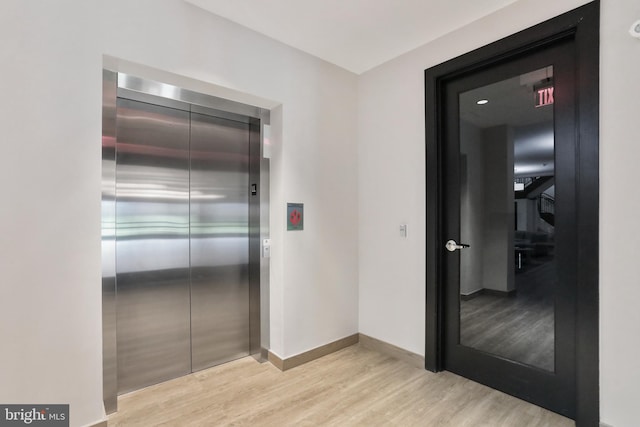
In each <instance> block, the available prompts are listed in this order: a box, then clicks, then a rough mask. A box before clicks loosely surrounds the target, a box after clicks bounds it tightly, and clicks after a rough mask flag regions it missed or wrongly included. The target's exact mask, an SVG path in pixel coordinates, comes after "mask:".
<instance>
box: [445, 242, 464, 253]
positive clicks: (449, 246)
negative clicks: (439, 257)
mask: <svg viewBox="0 0 640 427" xmlns="http://www.w3.org/2000/svg"><path fill="white" fill-rule="evenodd" d="M444 247H445V248H447V250H448V251H449V252H454V251H456V250H458V249H464V248H468V247H469V245H467V244H466V243H456V241H455V240H449V241H448V242H447V243H446V244H445V245H444Z"/></svg>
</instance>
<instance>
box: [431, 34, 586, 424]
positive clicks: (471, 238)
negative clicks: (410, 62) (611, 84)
mask: <svg viewBox="0 0 640 427" xmlns="http://www.w3.org/2000/svg"><path fill="white" fill-rule="evenodd" d="M574 72H575V65H574V57H573V50H572V49H571V44H570V43H568V42H563V43H557V44H554V45H552V46H548V47H546V48H544V49H538V50H535V51H533V52H528V53H527V54H525V55H521V56H518V57H515V58H511V59H509V60H506V61H502V62H500V63H498V64H494V65H492V66H490V67H484V68H482V69H479V70H476V71H474V72H472V73H469V74H466V75H463V76H460V77H458V78H454V79H451V80H449V81H447V82H446V84H445V85H444V86H443V88H442V89H443V92H442V93H443V95H444V96H443V102H444V111H445V112H446V116H445V124H444V135H443V141H444V145H443V157H442V159H443V161H442V170H443V175H442V182H443V185H444V191H443V215H442V217H443V228H442V229H443V234H442V237H443V240H444V241H442V242H441V250H442V255H441V259H442V268H443V272H444V276H443V278H444V294H445V298H444V300H445V307H444V308H445V310H444V312H445V334H444V368H445V369H447V370H449V371H452V372H455V373H458V374H460V375H463V376H465V377H468V378H471V379H473V380H476V381H478V382H481V383H484V384H487V385H489V386H491V387H493V388H496V389H499V390H503V391H505V392H507V393H509V394H512V395H515V396H518V397H521V398H523V399H526V400H528V401H530V402H533V403H536V404H538V405H540V406H543V407H546V408H549V409H551V410H553V411H556V412H558V413H561V414H563V415H566V416H569V417H574V414H575V394H576V393H575V310H576V299H575V295H576V293H575V289H576V269H577V265H576V251H577V240H576V236H577V229H576V222H575V220H574V219H575V217H576V214H577V211H576V197H575V194H576V191H575V189H576V176H575V171H576V168H575V163H576V140H577V138H576V134H575V132H576V123H575V99H576V87H575V77H574ZM543 206H544V208H545V209H544V210H543ZM449 240H451V241H455V242H456V244H457V245H458V246H457V247H456V246H453V243H449V248H448V249H447V247H446V242H447V241H449ZM462 244H464V245H462Z"/></svg>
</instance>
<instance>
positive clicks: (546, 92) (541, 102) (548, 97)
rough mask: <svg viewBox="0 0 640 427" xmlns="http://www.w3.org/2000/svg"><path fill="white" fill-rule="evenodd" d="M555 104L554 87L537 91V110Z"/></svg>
mask: <svg viewBox="0 0 640 427" xmlns="http://www.w3.org/2000/svg"><path fill="white" fill-rule="evenodd" d="M551 104H553V86H550V87H543V88H540V89H538V90H536V108H538V107H544V106H545V105H551Z"/></svg>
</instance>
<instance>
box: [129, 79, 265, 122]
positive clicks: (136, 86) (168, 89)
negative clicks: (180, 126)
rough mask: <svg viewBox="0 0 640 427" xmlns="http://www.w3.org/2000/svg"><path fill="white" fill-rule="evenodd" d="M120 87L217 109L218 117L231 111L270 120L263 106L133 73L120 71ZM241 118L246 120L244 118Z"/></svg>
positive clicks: (194, 105) (240, 114)
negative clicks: (149, 78) (208, 93)
mask: <svg viewBox="0 0 640 427" xmlns="http://www.w3.org/2000/svg"><path fill="white" fill-rule="evenodd" d="M118 87H119V88H122V89H128V90H130V91H133V92H139V93H140V94H146V95H153V96H155V97H161V98H164V99H167V100H175V101H181V102H185V103H187V104H191V105H192V107H196V106H202V107H206V108H207V109H215V110H217V111H216V113H215V116H217V117H220V116H222V117H225V115H226V114H227V113H231V114H234V115H239V116H244V117H252V118H257V119H261V120H263V121H265V120H266V123H268V122H269V111H268V110H265V109H263V108H260V107H256V106H253V105H247V104H242V103H240V102H236V101H231V100H229V99H224V98H219V97H215V96H211V95H207V94H203V93H199V92H194V91H191V90H188V89H184V88H181V87H178V86H174V85H171V84H167V83H162V82H157V81H153V80H148V79H143V78H141V77H137V76H134V75H131V74H126V73H118ZM154 103H155V102H154ZM194 111H195V112H199V113H201V112H202V111H197V109H196V108H194ZM236 117H237V116H236ZM225 118H229V117H225ZM231 118H233V117H231ZM240 120H241V121H244V119H240Z"/></svg>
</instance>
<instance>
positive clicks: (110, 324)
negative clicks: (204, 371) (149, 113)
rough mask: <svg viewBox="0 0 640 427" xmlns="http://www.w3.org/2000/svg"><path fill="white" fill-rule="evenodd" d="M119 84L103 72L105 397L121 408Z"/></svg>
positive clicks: (108, 404) (108, 406)
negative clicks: (118, 346)
mask: <svg viewBox="0 0 640 427" xmlns="http://www.w3.org/2000/svg"><path fill="white" fill-rule="evenodd" d="M116 87H117V74H116V73H115V72H113V71H109V70H103V72H102V202H101V204H102V378H103V380H102V399H103V402H104V409H105V411H106V413H107V414H111V413H113V412H115V411H117V410H118V370H117V369H118V368H117V350H116Z"/></svg>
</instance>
